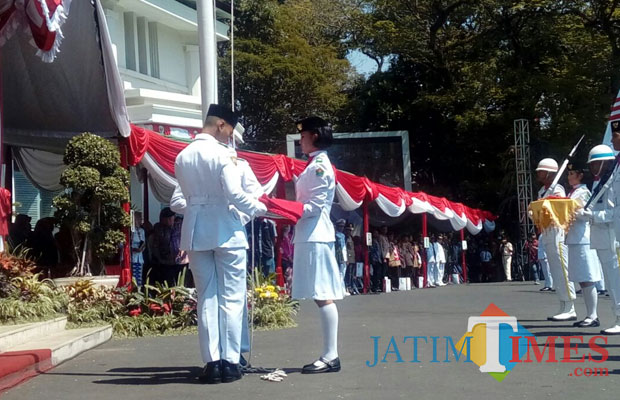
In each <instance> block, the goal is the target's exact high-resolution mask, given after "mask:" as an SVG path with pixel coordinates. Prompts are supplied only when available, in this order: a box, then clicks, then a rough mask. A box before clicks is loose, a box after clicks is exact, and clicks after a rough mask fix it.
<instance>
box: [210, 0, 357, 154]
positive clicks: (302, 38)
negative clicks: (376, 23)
mask: <svg viewBox="0 0 620 400" xmlns="http://www.w3.org/2000/svg"><path fill="white" fill-rule="evenodd" d="M344 5H345V2H344V1H343V2H339V1H335V2H332V1H327V0H319V1H309V0H291V1H275V0H245V1H241V2H240V3H239V9H238V10H237V11H236V17H235V27H236V30H235V50H234V59H235V65H234V73H235V102H236V106H237V108H238V109H239V111H240V112H241V114H242V116H243V124H244V126H245V128H246V138H247V142H248V143H249V144H250V145H251V147H252V148H254V149H257V150H263V151H284V150H285V146H284V143H285V135H286V134H287V133H294V122H295V120H296V119H297V118H300V117H304V116H307V115H311V114H313V115H319V116H322V117H325V118H327V119H328V120H333V118H334V116H335V115H336V114H337V113H338V112H339V111H340V110H341V109H342V108H343V107H344V105H345V104H346V102H347V94H346V89H347V88H348V87H350V86H351V81H352V79H353V72H352V70H351V67H350V65H349V62H348V61H347V60H346V58H345V54H346V48H345V46H344V44H343V42H342V40H341V38H342V36H343V35H345V33H344V28H342V27H343V24H344V23H343V19H344V18H343V15H346V14H344V12H343V11H339V12H337V11H336V10H338V9H339V8H338V7H344ZM229 51H230V50H229V47H228V45H227V44H225V45H224V47H222V48H220V55H221V58H220V71H222V73H221V75H220V88H221V91H220V93H221V103H223V104H226V103H227V104H230V98H231V91H230V90H231V87H230V78H231V77H230V53H229Z"/></svg>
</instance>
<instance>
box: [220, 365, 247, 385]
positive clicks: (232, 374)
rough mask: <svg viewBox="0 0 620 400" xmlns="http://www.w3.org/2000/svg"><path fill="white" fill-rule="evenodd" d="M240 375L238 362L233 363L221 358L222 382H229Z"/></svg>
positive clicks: (239, 377)
mask: <svg viewBox="0 0 620 400" xmlns="http://www.w3.org/2000/svg"><path fill="white" fill-rule="evenodd" d="M242 376H243V375H242V374H241V369H240V368H239V364H233V363H230V362H228V361H226V360H222V382H224V383H230V382H234V381H238V380H239V379H241V377H242Z"/></svg>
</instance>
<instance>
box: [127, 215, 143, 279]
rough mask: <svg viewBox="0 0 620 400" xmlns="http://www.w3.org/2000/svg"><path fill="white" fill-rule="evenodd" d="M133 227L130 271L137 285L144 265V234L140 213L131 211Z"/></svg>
mask: <svg viewBox="0 0 620 400" xmlns="http://www.w3.org/2000/svg"><path fill="white" fill-rule="evenodd" d="M133 223H134V226H133V229H132V232H131V272H132V274H133V278H134V279H135V280H136V285H138V287H140V286H142V272H143V271H142V269H143V267H144V254H143V253H144V249H146V234H145V233H144V229H143V228H142V213H141V212H134V213H133Z"/></svg>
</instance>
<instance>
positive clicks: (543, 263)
mask: <svg viewBox="0 0 620 400" xmlns="http://www.w3.org/2000/svg"><path fill="white" fill-rule="evenodd" d="M538 268H539V271H542V273H543V274H544V275H545V287H548V288H552V289H553V277H552V276H551V269H550V268H549V261H548V260H547V259H546V258H542V259H538Z"/></svg>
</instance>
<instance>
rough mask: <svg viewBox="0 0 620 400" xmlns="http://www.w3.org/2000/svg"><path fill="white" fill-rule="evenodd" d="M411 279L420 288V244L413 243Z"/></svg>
mask: <svg viewBox="0 0 620 400" xmlns="http://www.w3.org/2000/svg"><path fill="white" fill-rule="evenodd" d="M412 277H413V281H414V282H415V283H414V284H415V285H417V287H418V288H422V285H420V283H419V282H420V278H421V277H422V256H421V255H420V245H418V244H417V243H414V244H413V275H412Z"/></svg>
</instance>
